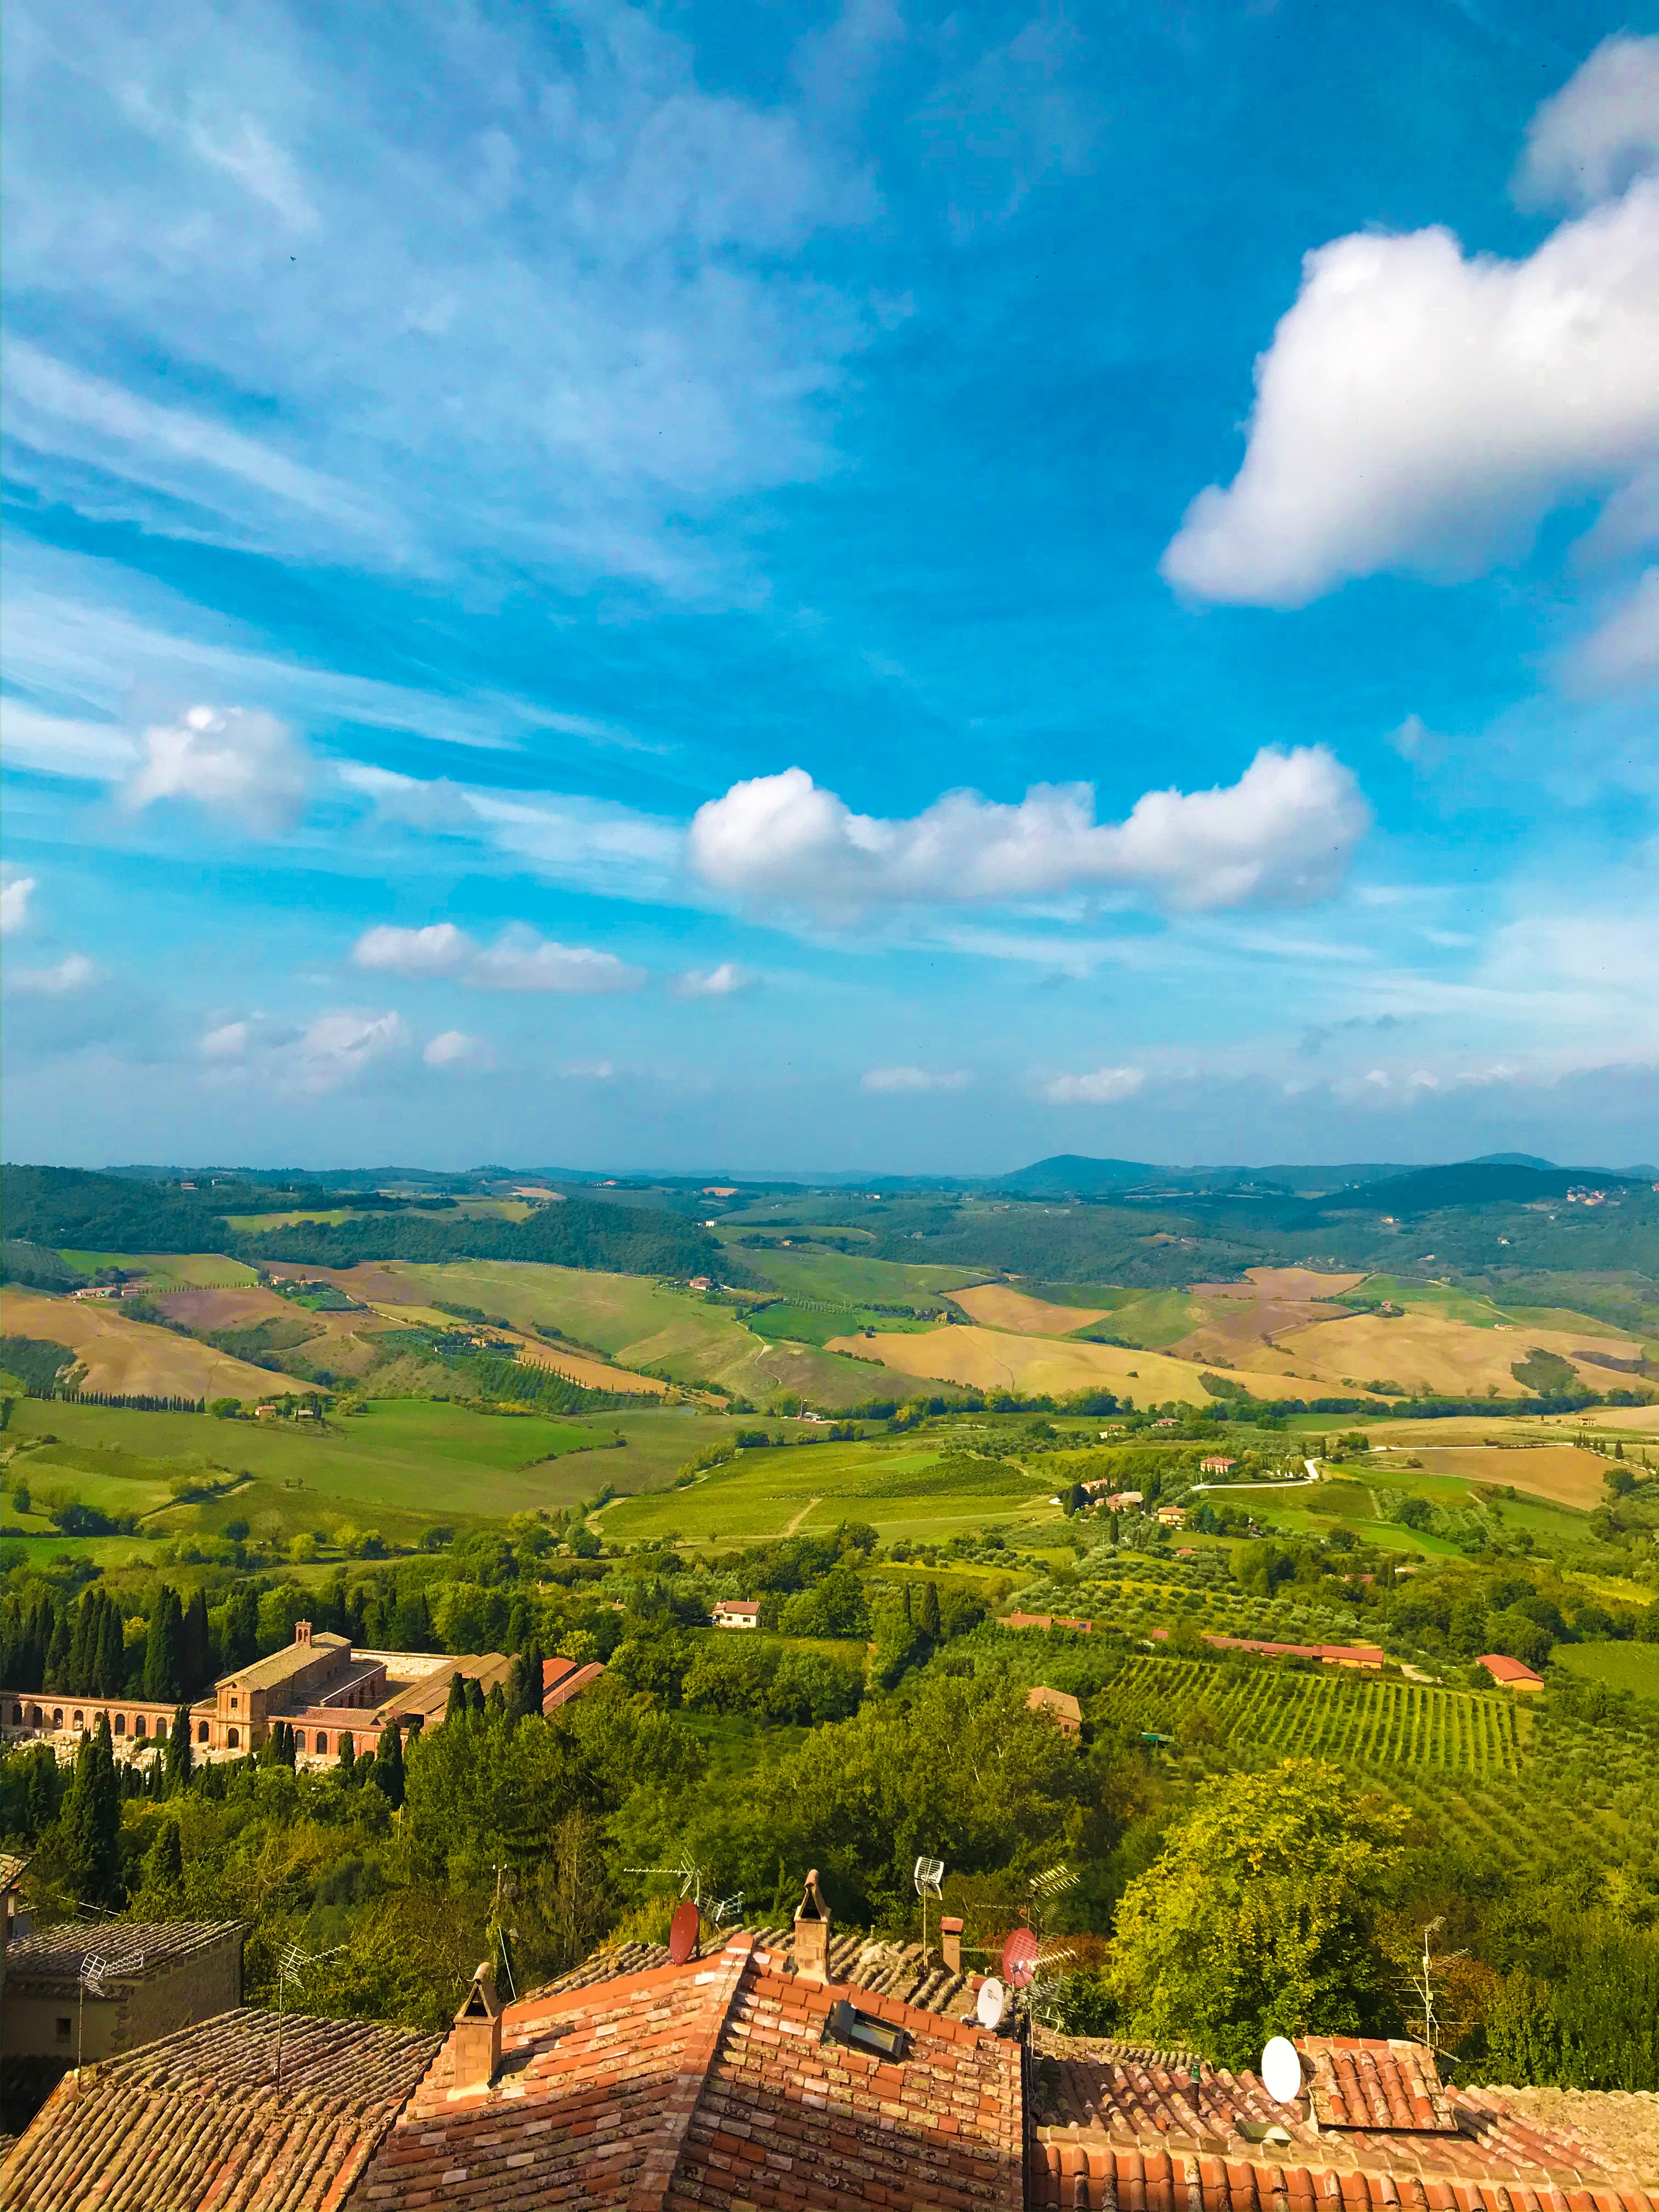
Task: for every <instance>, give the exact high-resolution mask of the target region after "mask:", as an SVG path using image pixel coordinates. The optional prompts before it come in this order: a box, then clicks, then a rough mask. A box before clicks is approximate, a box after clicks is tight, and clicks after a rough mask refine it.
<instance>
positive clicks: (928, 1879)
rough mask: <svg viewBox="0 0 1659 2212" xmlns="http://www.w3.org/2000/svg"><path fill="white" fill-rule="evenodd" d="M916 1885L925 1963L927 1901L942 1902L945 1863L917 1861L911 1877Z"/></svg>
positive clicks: (922, 1958)
mask: <svg viewBox="0 0 1659 2212" xmlns="http://www.w3.org/2000/svg"><path fill="white" fill-rule="evenodd" d="M911 1879H912V1880H913V1881H915V1885H916V1896H917V1898H918V1899H920V1901H921V1960H922V1964H923V1965H924V1966H926V1965H927V1900H928V1899H929V1898H930V1897H932V1898H936V1899H939V1900H941V1901H942V1900H943V1898H944V1894H945V1862H944V1860H943V1859H927V1858H921V1859H918V1860H917V1861H916V1863H915V1872H914V1874H913V1875H912V1877H911Z"/></svg>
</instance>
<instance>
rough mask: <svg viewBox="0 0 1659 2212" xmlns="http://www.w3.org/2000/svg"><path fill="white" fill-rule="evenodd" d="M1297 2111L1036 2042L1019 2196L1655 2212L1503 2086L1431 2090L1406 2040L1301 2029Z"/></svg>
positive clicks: (1221, 2072)
mask: <svg viewBox="0 0 1659 2212" xmlns="http://www.w3.org/2000/svg"><path fill="white" fill-rule="evenodd" d="M1299 2047H1300V2048H1301V2049H1302V2050H1303V2051H1304V2054H1305V2055H1306V2057H1308V2059H1309V2060H1310V2062H1311V2064H1312V2067H1313V2069H1314V2076H1313V2081H1312V2083H1311V2085H1310V2103H1311V2107H1312V2109H1311V2112H1307V2111H1305V2110H1304V2109H1303V2108H1302V2107H1300V2106H1293V2105H1279V2104H1276V2103H1275V2102H1274V2101H1273V2099H1272V2098H1270V2097H1269V2096H1268V2094H1267V2090H1266V2089H1265V2087H1263V2086H1262V2083H1261V2081H1260V2080H1259V2079H1258V2078H1257V2077H1256V2076H1255V2075H1254V2074H1238V2075H1234V2074H1231V2073H1228V2072H1226V2071H1225V2069H1212V2068H1209V2067H1205V2068H1203V2069H1193V2068H1191V2067H1190V2066H1189V2065H1186V2064H1181V2063H1176V2062H1175V2061H1173V2060H1172V2059H1171V2057H1170V2055H1169V2054H1164V2055H1162V2056H1155V2057H1151V2058H1147V2059H1141V2060H1130V2061H1124V2060H1121V2059H1119V2058H1116V2057H1111V2056H1109V2055H1106V2053H1105V2051H1103V2050H1102V2049H1100V2048H1098V2047H1097V2048H1096V2049H1095V2050H1091V2051H1081V2050H1079V2049H1078V2048H1076V2047H1075V2046H1068V2045H1065V2044H1063V2043H1053V2042H1051V2043H1050V2045H1049V2048H1048V2055H1047V2056H1046V2057H1044V2058H1043V2059H1042V2062H1041V2063H1040V2065H1039V2068H1038V2075H1037V2083H1036V2091H1035V2095H1034V2103H1035V2106H1036V2110H1035V2112H1034V2114H1033V2118H1034V2120H1035V2123H1036V2124H1035V2126H1034V2128H1033V2130H1032V2136H1031V2149H1030V2191H1029V2200H1028V2201H1029V2202H1030V2204H1031V2205H1033V2206H1034V2207H1035V2206H1065V2207H1066V2208H1068V2212H1072V2209H1073V2208H1087V2212H1100V2208H1102V2207H1107V2208H1109V2212H1315V2208H1318V2212H1368V2208H1375V2209H1376V2212H1384V2208H1386V2212H1659V2176H1646V2177H1643V2176H1639V2175H1637V2174H1633V2173H1627V2172H1626V2173H1620V2172H1613V2171H1612V2170H1610V2169H1609V2168H1607V2166H1605V2165H1604V2164H1603V2163H1602V2162H1601V2158H1600V2156H1599V2154H1597V2153H1595V2151H1593V2150H1592V2149H1591V2148H1590V2147H1589V2144H1588V2143H1587V2142H1586V2141H1585V2140H1584V2139H1583V2137H1582V2136H1577V2135H1574V2134H1572V2133H1571V2132H1569V2131H1564V2130H1551V2129H1547V2128H1545V2127H1542V2126H1541V2125H1539V2124H1535V2123H1534V2122H1531V2121H1528V2120H1527V2119H1525V2118H1522V2117H1521V2115H1520V2114H1519V2113H1518V2112H1516V2111H1515V2110H1514V2109H1512V2108H1511V2107H1510V2106H1508V2105H1507V2104H1506V2103H1505V2101H1504V2096H1503V2093H1502V2092H1500V2091H1495V2090H1482V2089H1468V2090H1460V2089H1450V2090H1449V2089H1446V2088H1445V2087H1443V2086H1442V2084H1441V2082H1440V2081H1439V2078H1438V2075H1437V2069H1436V2068H1435V2065H1434V2062H1433V2060H1432V2058H1431V2057H1430V2055H1429V2053H1428V2052H1427V2051H1425V2050H1423V2049H1422V2048H1421V2046H1419V2045H1413V2044H1406V2043H1386V2042H1378V2041H1368V2040H1361V2039H1355V2038H1346V2037H1332V2038H1315V2037H1310V2038H1309V2039H1306V2041H1304V2043H1303V2044H1302V2045H1300V2046H1299Z"/></svg>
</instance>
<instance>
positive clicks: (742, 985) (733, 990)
mask: <svg viewBox="0 0 1659 2212" xmlns="http://www.w3.org/2000/svg"><path fill="white" fill-rule="evenodd" d="M758 981H759V978H758V977H757V976H755V975H750V972H749V970H748V969H746V968H741V967H739V966H738V963H737V962H736V961H735V960H722V961H721V962H720V965H719V967H717V968H688V969H686V971H685V973H684V975H677V976H676V977H675V978H674V981H673V985H672V989H673V993H674V996H675V997H676V998H677V999H734V998H736V997H737V996H738V994H739V993H740V992H744V991H752V990H753V989H754V987H755V986H756V984H757V982H758Z"/></svg>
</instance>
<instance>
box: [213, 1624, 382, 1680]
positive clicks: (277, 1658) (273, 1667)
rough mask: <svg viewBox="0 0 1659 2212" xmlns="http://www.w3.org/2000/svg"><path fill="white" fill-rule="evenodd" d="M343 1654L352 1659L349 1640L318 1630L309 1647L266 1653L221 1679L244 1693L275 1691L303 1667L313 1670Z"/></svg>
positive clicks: (284, 1647)
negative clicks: (319, 1663) (331, 1657)
mask: <svg viewBox="0 0 1659 2212" xmlns="http://www.w3.org/2000/svg"><path fill="white" fill-rule="evenodd" d="M341 1653H344V1655H345V1656H346V1657H347V1658H349V1657H350V1656H351V1639H350V1638H349V1637H346V1636H336V1635H334V1634H332V1633H331V1632H328V1631H320V1630H319V1632H318V1633H317V1634H316V1635H315V1636H313V1638H312V1639H311V1641H310V1642H309V1643H308V1644H283V1647H282V1649H281V1650H278V1651H270V1652H267V1653H266V1655H265V1656H264V1658H263V1659H255V1660H253V1661H252V1662H251V1663H250V1664H249V1665H248V1666H246V1667H239V1668H237V1670H236V1672H235V1673H234V1674H224V1675H222V1676H221V1677H220V1680H222V1681H226V1682H234V1683H235V1684H236V1686H237V1687H238V1688H239V1689H241V1690H274V1689H276V1687H277V1686H278V1685H279V1684H281V1683H283V1682H286V1681H288V1680H289V1679H290V1678H291V1677H292V1676H294V1675H295V1674H299V1673H300V1672H301V1669H302V1668H307V1667H314V1666H315V1665H316V1664H317V1662H319V1660H322V1659H326V1658H328V1657H329V1656H330V1655H331V1654H333V1655H335V1656H338V1655H339V1654H341Z"/></svg>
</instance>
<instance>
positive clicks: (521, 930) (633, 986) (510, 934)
mask: <svg viewBox="0 0 1659 2212" xmlns="http://www.w3.org/2000/svg"><path fill="white" fill-rule="evenodd" d="M352 957H353V959H354V960H355V961H356V963H357V965H358V966H359V967H360V968H368V969H379V970H381V971H382V972H385V973H388V974H391V975H410V976H416V977H428V976H453V977H455V978H456V979H457V980H458V981H461V982H463V983H467V984H470V985H471V987H473V988H474V989H476V990H480V991H561V992H575V993H580V994H588V995H591V994H597V993H601V992H610V991H636V990H638V988H639V987H640V986H641V983H643V982H644V981H645V980H646V974H645V970H644V969H642V968H633V967H630V966H629V964H628V963H627V962H626V961H623V960H619V959H617V956H616V955H615V953H614V952H596V951H593V950H592V947H591V946H589V945H560V944H558V943H557V942H556V940H555V939H552V938H546V937H541V936H538V934H537V933H536V932H535V931H534V930H533V929H531V928H528V927H526V925H525V924H524V923H522V922H513V923H511V924H509V925H508V927H507V928H505V929H504V930H502V932H501V935H500V936H499V937H498V938H497V939H495V943H494V945H489V946H484V945H479V944H477V942H476V941H475V940H474V939H472V938H471V937H469V936H468V935H467V933H466V932H465V930H464V929H458V928H457V927H455V925H454V923H453V922H449V921H437V922H431V923H428V926H427V927H425V928H424V929H398V928H394V927H392V926H390V925H389V924H385V923H382V924H381V925H380V926H379V927H376V928H374V929H368V930H365V931H364V933H363V934H362V936H361V937H360V938H359V939H358V940H357V943H356V947H355V948H354V950H353V952H352Z"/></svg>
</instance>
